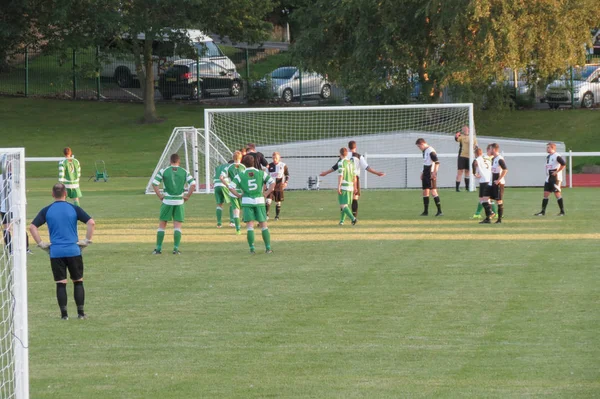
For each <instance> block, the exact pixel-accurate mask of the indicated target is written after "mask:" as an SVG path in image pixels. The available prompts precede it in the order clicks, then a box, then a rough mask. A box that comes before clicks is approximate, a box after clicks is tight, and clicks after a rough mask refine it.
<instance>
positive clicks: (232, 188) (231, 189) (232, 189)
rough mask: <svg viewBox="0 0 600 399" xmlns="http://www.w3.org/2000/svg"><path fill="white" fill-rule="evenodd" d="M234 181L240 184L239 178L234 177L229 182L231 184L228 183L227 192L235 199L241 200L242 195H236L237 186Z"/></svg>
mask: <svg viewBox="0 0 600 399" xmlns="http://www.w3.org/2000/svg"><path fill="white" fill-rule="evenodd" d="M235 180H237V182H238V183H241V181H240V177H239V176H236V177H234V178H233V180H231V182H230V183H229V192H230V193H231V194H233V195H234V196H236V197H237V198H242V194H240V193H238V191H237V184H236V182H235Z"/></svg>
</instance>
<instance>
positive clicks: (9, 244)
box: [2, 227, 12, 254]
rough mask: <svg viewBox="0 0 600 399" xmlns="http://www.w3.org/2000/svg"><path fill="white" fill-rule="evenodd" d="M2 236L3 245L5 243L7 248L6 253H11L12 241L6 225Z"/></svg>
mask: <svg viewBox="0 0 600 399" xmlns="http://www.w3.org/2000/svg"><path fill="white" fill-rule="evenodd" d="M2 235H3V236H4V245H6V249H7V250H8V253H9V254H10V253H12V242H11V238H12V237H11V236H10V231H8V227H6V230H4V232H3V234H2Z"/></svg>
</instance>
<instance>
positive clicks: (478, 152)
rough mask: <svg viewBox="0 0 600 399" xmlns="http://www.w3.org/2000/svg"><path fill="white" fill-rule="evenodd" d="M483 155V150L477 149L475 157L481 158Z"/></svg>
mask: <svg viewBox="0 0 600 399" xmlns="http://www.w3.org/2000/svg"><path fill="white" fill-rule="evenodd" d="M482 155H483V150H482V149H481V148H479V147H477V148H475V156H476V157H480V156H482Z"/></svg>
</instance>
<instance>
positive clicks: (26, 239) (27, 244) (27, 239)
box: [25, 234, 29, 251]
mask: <svg viewBox="0 0 600 399" xmlns="http://www.w3.org/2000/svg"><path fill="white" fill-rule="evenodd" d="M25 248H26V249H27V250H28V251H29V234H25Z"/></svg>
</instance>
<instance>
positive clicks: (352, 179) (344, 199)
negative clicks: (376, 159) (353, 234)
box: [337, 147, 358, 225]
mask: <svg viewBox="0 0 600 399" xmlns="http://www.w3.org/2000/svg"><path fill="white" fill-rule="evenodd" d="M347 156H348V149H347V148H346V147H342V148H340V160H339V162H338V167H337V172H338V203H339V204H340V211H341V215H340V225H343V224H344V220H345V219H346V216H348V217H349V218H350V219H351V220H352V225H355V224H356V222H357V221H358V220H357V219H356V217H354V215H353V214H352V211H351V210H350V208H349V206H351V205H352V198H353V196H354V195H355V194H356V187H357V185H356V169H355V166H354V162H353V161H352V160H351V159H346V158H347Z"/></svg>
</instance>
